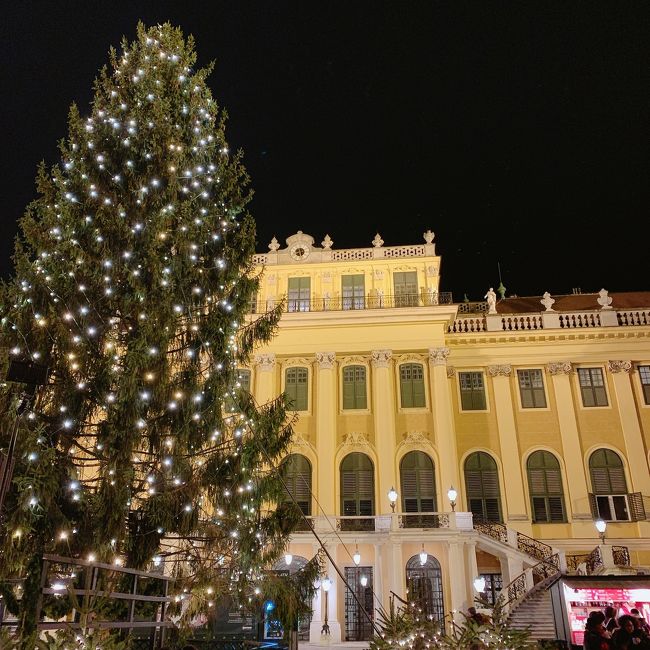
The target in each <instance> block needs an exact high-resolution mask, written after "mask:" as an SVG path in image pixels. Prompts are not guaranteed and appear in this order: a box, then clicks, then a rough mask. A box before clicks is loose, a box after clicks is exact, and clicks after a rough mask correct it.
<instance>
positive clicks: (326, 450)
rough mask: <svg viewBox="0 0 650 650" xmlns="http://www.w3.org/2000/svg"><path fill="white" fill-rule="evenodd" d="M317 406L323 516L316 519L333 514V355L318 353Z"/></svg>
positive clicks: (334, 358)
mask: <svg viewBox="0 0 650 650" xmlns="http://www.w3.org/2000/svg"><path fill="white" fill-rule="evenodd" d="M316 363H317V373H318V377H317V381H316V403H315V404H314V412H315V415H316V451H317V453H318V481H317V482H318V500H319V501H320V506H321V508H322V512H319V513H318V514H319V515H324V514H325V515H328V516H334V515H335V514H336V505H335V503H334V500H335V494H336V491H335V487H336V478H334V480H333V479H332V472H334V477H336V469H335V467H334V459H335V455H336V354H335V353H334V352H317V353H316Z"/></svg>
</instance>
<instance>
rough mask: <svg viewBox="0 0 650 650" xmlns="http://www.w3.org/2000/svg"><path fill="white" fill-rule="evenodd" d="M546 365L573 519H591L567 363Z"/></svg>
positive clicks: (559, 362) (569, 370)
mask: <svg viewBox="0 0 650 650" xmlns="http://www.w3.org/2000/svg"><path fill="white" fill-rule="evenodd" d="M546 369H547V371H548V373H549V374H550V375H551V383H552V384H553V392H554V394H555V403H556V405H557V417H558V424H559V425H560V437H561V438H562V451H563V453H562V456H563V458H564V465H565V469H566V481H567V486H568V488H569V495H568V496H569V501H570V503H571V510H572V512H573V519H584V520H591V518H592V516H591V509H590V506H589V489H588V488H587V477H586V475H585V466H584V463H583V462H582V447H581V445H580V434H579V432H578V421H577V419H576V412H575V406H574V404H573V393H572V390H571V377H570V375H571V371H572V367H571V363H570V362H568V361H558V362H554V363H549V364H548V365H547V367H546Z"/></svg>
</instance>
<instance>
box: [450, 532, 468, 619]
mask: <svg viewBox="0 0 650 650" xmlns="http://www.w3.org/2000/svg"><path fill="white" fill-rule="evenodd" d="M464 546H465V545H464V544H463V542H449V545H448V547H447V548H448V550H447V552H448V553H449V556H448V564H447V565H448V566H449V600H450V604H451V609H452V612H455V613H453V619H454V621H456V622H459V621H460V620H463V615H462V614H460V612H462V611H465V609H466V607H465V603H466V601H467V588H466V584H467V576H466V575H465V558H464V557H463V547H464Z"/></svg>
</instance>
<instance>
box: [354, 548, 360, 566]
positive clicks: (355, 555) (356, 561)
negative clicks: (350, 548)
mask: <svg viewBox="0 0 650 650" xmlns="http://www.w3.org/2000/svg"><path fill="white" fill-rule="evenodd" d="M352 559H353V560H354V563H355V564H356V565H357V566H359V565H360V564H361V553H359V546H358V545H357V547H356V551H355V552H354V555H353V556H352Z"/></svg>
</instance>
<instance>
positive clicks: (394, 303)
mask: <svg viewBox="0 0 650 650" xmlns="http://www.w3.org/2000/svg"><path fill="white" fill-rule="evenodd" d="M452 302H453V295H452V293H451V292H449V291H442V292H439V293H438V292H432V293H426V294H420V293H407V294H400V295H394V296H393V295H387V296H385V295H381V294H376V293H375V294H369V295H365V296H349V297H346V296H337V297H334V298H288V299H285V301H284V311H285V312H287V313H300V312H324V311H359V310H364V309H399V308H403V307H411V308H412V307H433V306H435V305H451V304H452ZM275 304H276V303H275V301H267V302H253V303H251V313H253V314H259V313H264V312H265V311H266V310H267V309H272V308H273V307H274V306H275Z"/></svg>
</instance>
